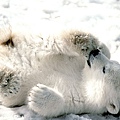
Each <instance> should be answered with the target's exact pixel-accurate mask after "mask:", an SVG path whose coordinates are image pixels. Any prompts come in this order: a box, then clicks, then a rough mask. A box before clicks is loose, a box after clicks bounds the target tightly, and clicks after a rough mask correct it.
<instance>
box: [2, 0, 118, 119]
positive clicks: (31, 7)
mask: <svg viewBox="0 0 120 120" xmlns="http://www.w3.org/2000/svg"><path fill="white" fill-rule="evenodd" d="M0 14H4V15H6V16H8V18H9V19H10V21H11V22H12V23H13V24H14V23H17V24H19V25H24V24H25V25H27V26H28V27H29V26H32V27H34V28H35V29H38V28H39V27H40V28H41V29H44V30H46V29H54V27H53V25H54V26H55V27H57V26H64V27H65V28H66V27H67V28H77V29H80V30H81V29H82V30H85V31H89V32H91V33H93V34H94V35H95V36H97V37H98V38H99V40H101V41H103V42H104V43H105V44H106V45H107V46H108V47H109V49H110V52H111V59H113V60H117V61H118V62H120V57H119V54H120V1H119V0H0ZM49 25H51V26H49ZM33 32H34V31H33ZM119 119H120V117H113V116H112V115H106V116H102V115H92V114H84V115H79V116H78V115H74V114H70V115H64V116H62V117H59V118H54V119H49V120H119ZM0 120H46V119H45V118H42V117H40V116H39V115H37V114H35V113H34V112H32V111H30V110H28V109H27V107H26V106H22V107H18V108H17V107H16V108H12V109H10V108H6V107H4V106H0Z"/></svg>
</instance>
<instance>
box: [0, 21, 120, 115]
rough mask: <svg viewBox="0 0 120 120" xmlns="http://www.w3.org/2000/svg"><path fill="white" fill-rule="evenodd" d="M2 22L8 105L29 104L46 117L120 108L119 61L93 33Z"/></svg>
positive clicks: (3, 95) (2, 80)
mask: <svg viewBox="0 0 120 120" xmlns="http://www.w3.org/2000/svg"><path fill="white" fill-rule="evenodd" d="M2 24H4V27H0V29H1V33H0V34H2V39H0V101H1V103H2V104H3V105H5V106H9V107H13V106H16V105H22V104H27V105H28V107H29V108H30V109H32V110H34V111H35V112H36V113H38V114H40V115H42V116H45V117H56V116H59V115H62V114H68V113H75V114H80V113H86V112H88V113H103V112H106V111H109V112H110V113H112V114H116V113H118V111H119V102H120V98H119V96H120V95H119V78H120V76H119V75H120V65H119V64H118V63H117V62H114V61H110V60H109V58H110V52H109V50H108V48H107V47H106V46H105V45H104V44H103V43H100V42H99V41H98V40H97V39H96V38H95V37H94V36H93V35H91V34H88V33H85V32H81V31H78V30H70V31H63V32H61V33H60V34H58V35H50V36H48V37H44V36H42V35H38V36H37V35H33V34H32V33H29V32H28V31H27V32H22V30H20V31H17V30H16V29H14V28H13V27H11V28H10V27H9V25H8V24H7V23H6V22H4V21H3V23H2ZM2 31H3V32H2ZM5 31H6V32H5ZM3 38H4V39H3ZM93 106H94V107H93Z"/></svg>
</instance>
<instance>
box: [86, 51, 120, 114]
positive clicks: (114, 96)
mask: <svg viewBox="0 0 120 120" xmlns="http://www.w3.org/2000/svg"><path fill="white" fill-rule="evenodd" d="M87 65H88V66H87V70H88V72H89V71H90V73H89V74H90V76H91V77H89V79H90V78H91V80H90V81H92V80H93V81H94V80H95V81H94V82H93V83H95V84H94V85H93V86H92V87H94V86H95V87H94V88H95V89H94V90H96V92H93V93H94V96H96V97H97V98H95V99H96V100H97V102H99V100H98V98H99V96H100V99H102V100H100V102H101V104H103V103H105V108H106V109H107V111H108V112H110V113H112V114H117V113H118V112H119V110H120V107H119V105H120V64H119V63H118V62H116V61H112V60H109V59H108V58H107V57H106V56H105V55H104V54H102V52H100V51H99V50H98V49H96V50H93V51H91V52H90V54H89V58H88V60H87ZM96 82H97V84H96ZM98 83H99V84H98ZM89 85H90V84H89ZM88 88H90V86H88ZM89 90H90V89H89ZM92 90H93V88H92ZM89 93H90V91H89ZM96 94H98V95H96ZM95 99H94V100H95Z"/></svg>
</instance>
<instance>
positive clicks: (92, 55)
mask: <svg viewBox="0 0 120 120" xmlns="http://www.w3.org/2000/svg"><path fill="white" fill-rule="evenodd" d="M99 52H100V51H99V50H98V49H95V50H92V51H91V52H90V54H89V57H88V60H87V64H88V66H89V67H91V62H93V59H94V57H96V56H97V55H98V54H99Z"/></svg>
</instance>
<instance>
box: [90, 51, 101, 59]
mask: <svg viewBox="0 0 120 120" xmlns="http://www.w3.org/2000/svg"><path fill="white" fill-rule="evenodd" d="M99 52H100V51H99V50H98V49H96V50H92V51H91V52H90V55H93V56H94V57H95V56H96V55H98V54H99Z"/></svg>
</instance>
